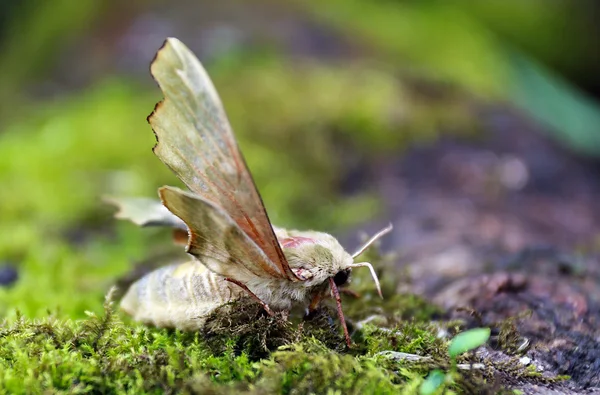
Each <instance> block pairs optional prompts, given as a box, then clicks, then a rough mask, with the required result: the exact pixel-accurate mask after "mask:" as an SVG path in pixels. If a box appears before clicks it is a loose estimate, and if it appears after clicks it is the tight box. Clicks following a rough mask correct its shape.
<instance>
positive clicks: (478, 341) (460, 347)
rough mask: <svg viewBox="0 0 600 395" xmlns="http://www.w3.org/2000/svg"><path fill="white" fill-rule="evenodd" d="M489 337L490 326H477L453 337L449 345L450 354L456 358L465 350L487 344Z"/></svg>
mask: <svg viewBox="0 0 600 395" xmlns="http://www.w3.org/2000/svg"><path fill="white" fill-rule="evenodd" d="M489 337H490V328H475V329H470V330H468V331H465V332H462V333H459V334H458V335H456V336H455V337H454V338H453V339H452V342H451V343H450V346H449V347H448V354H450V357H451V358H455V357H457V356H458V355H460V354H462V353H464V352H467V351H470V350H473V349H476V348H477V347H479V346H481V345H483V344H485V342H486V341H487V340H488V339H489Z"/></svg>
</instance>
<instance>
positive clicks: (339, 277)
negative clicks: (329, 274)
mask: <svg viewBox="0 0 600 395" xmlns="http://www.w3.org/2000/svg"><path fill="white" fill-rule="evenodd" d="M349 278H350V269H344V270H340V271H339V272H337V273H336V274H335V276H333V282H335V285H337V286H338V287H339V286H342V285H344V284H346V283H347V282H348V279H349Z"/></svg>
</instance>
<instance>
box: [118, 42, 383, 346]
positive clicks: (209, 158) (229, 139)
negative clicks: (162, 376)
mask: <svg viewBox="0 0 600 395" xmlns="http://www.w3.org/2000/svg"><path fill="white" fill-rule="evenodd" d="M150 71H151V74H152V76H153V77H154V79H155V80H156V82H157V83H158V85H159V87H160V89H161V90H162V92H163V94H164V99H163V100H162V101H161V102H159V103H158V104H157V105H156V107H155V109H154V111H153V112H152V114H151V115H150V116H149V117H148V122H149V123H150V125H151V126H152V129H153V130H154V133H155V135H156V139H157V143H156V145H155V146H154V148H153V152H154V153H155V154H156V155H157V156H158V158H159V159H160V160H161V161H162V162H163V163H164V164H165V165H167V166H168V167H169V168H170V169H171V170H172V171H173V172H174V173H175V175H176V176H177V177H178V178H179V179H180V180H181V181H182V182H183V183H184V184H185V185H186V186H187V188H188V189H189V190H188V191H184V190H181V189H178V188H175V187H170V186H164V187H162V188H160V189H159V191H158V194H159V197H160V202H159V201H158V200H152V199H143V198H138V199H112V200H111V202H112V203H113V204H115V205H117V206H118V207H119V211H118V212H117V213H116V217H117V218H122V219H129V220H131V221H133V222H134V223H136V224H138V225H141V226H151V225H160V226H170V227H172V228H173V229H174V232H175V233H174V234H175V235H176V237H175V239H176V240H178V241H179V242H182V243H184V244H185V246H186V247H185V250H186V252H187V253H188V254H189V255H191V259H190V260H189V261H188V262H186V263H183V264H175V265H169V266H165V267H162V268H159V269H156V270H155V271H153V272H150V273H149V274H147V275H145V276H144V277H142V278H141V279H140V280H138V281H137V282H135V283H134V284H133V285H132V286H131V287H130V288H129V289H128V291H127V292H126V294H125V296H124V297H123V299H122V300H121V308H122V310H124V311H125V312H126V313H127V314H129V315H131V316H132V317H133V318H134V319H135V320H137V321H141V322H143V323H146V324H151V325H155V326H158V327H173V328H178V329H182V330H196V329H199V328H202V326H203V325H204V323H205V322H206V318H207V316H208V315H209V314H210V313H212V312H213V311H215V309H217V308H218V307H220V306H222V305H224V304H226V303H228V302H230V301H232V300H235V299H238V298H246V297H249V298H252V299H254V300H256V302H257V303H260V304H261V305H262V307H263V308H264V310H265V311H266V312H267V313H268V314H271V315H272V314H274V311H289V310H290V309H291V308H292V306H293V305H295V304H298V303H300V304H303V306H307V307H308V311H309V312H310V311H313V310H315V309H316V308H317V307H318V306H319V304H320V302H321V301H322V300H323V299H324V298H326V297H333V298H334V299H335V301H336V304H337V311H338V314H339V318H340V323H341V326H342V327H343V331H344V335H345V338H346V342H347V344H348V345H349V346H350V344H351V342H350V336H349V334H348V329H347V327H346V323H345V319H344V315H343V312H342V307H341V299H340V292H339V289H338V288H339V287H340V286H343V285H345V284H346V283H347V282H348V281H349V276H350V273H351V271H352V269H354V268H358V267H366V268H368V269H369V270H370V272H371V275H372V277H373V280H374V282H375V286H376V288H377V290H378V292H379V295H380V296H381V289H380V286H379V280H378V279H377V275H376V273H375V271H374V269H373V266H372V265H371V264H370V263H368V262H360V263H355V262H354V259H355V258H356V257H358V256H359V255H360V254H361V253H362V252H363V251H364V250H365V249H366V248H367V247H369V246H370V245H371V244H372V243H373V242H374V241H375V240H377V239H379V238H380V237H381V236H383V235H384V234H386V233H388V232H389V231H390V230H391V229H392V228H391V225H390V226H388V227H387V228H385V229H383V230H382V231H380V232H379V233H377V234H376V235H374V236H373V237H372V238H371V239H370V240H368V241H367V242H366V243H365V244H364V245H363V246H361V247H360V248H359V249H358V250H357V251H356V252H355V253H353V254H350V253H348V252H347V251H346V250H345V249H344V248H343V247H342V246H341V244H340V243H339V242H338V241H337V240H336V238H334V237H333V236H331V235H329V234H327V233H322V232H316V231H300V230H287V229H283V228H278V227H274V226H272V225H271V223H270V221H269V217H268V215H267V211H266V210H265V207H264V204H263V201H262V199H261V196H260V194H259V192H258V190H257V188H256V186H255V184H254V181H253V179H252V176H251V174H250V172H249V170H248V167H247V166H246V163H245V160H244V158H243V156H242V153H241V152H240V150H239V148H238V144H237V142H236V140H235V137H234V134H233V131H232V129H231V126H230V124H229V121H228V119H227V116H226V114H225V111H224V108H223V105H222V104H221V99H220V98H219V96H218V94H217V91H216V90H215V88H214V86H213V84H212V82H211V80H210V78H209V77H208V74H207V73H206V71H205V70H204V68H203V67H202V65H201V63H200V61H199V60H198V59H197V58H196V57H195V56H194V54H193V53H192V52H191V51H190V50H189V49H188V48H187V47H186V46H185V45H184V44H183V43H182V42H181V41H179V40H177V39H175V38H168V39H167V40H166V41H165V43H164V44H163V46H162V47H161V48H160V49H159V51H158V52H157V54H156V57H155V59H154V60H153V62H152V64H151V67H150Z"/></svg>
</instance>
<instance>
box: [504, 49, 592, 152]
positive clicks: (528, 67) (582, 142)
mask: <svg viewBox="0 0 600 395" xmlns="http://www.w3.org/2000/svg"><path fill="white" fill-rule="evenodd" d="M511 55H512V56H511V57H510V59H511V65H512V76H513V77H512V91H511V98H512V100H513V101H514V102H515V103H516V104H517V105H518V106H519V107H521V108H522V109H524V110H525V111H527V112H528V113H529V114H531V116H532V117H533V118H534V119H536V120H537V121H538V122H540V123H542V124H544V125H546V126H547V127H548V129H547V130H548V132H550V133H551V135H552V136H553V137H554V138H555V139H556V140H558V141H559V142H561V143H563V144H564V145H566V146H568V147H569V148H571V149H573V150H574V151H576V152H578V153H581V154H585V155H590V156H600V105H599V104H598V103H597V102H596V101H594V100H593V99H592V98H590V97H588V96H586V95H584V94H583V93H582V92H581V91H580V90H578V89H577V88H575V87H574V86H573V85H571V84H569V83H568V82H567V81H564V80H563V79H561V78H560V77H558V76H557V75H554V74H552V73H551V72H550V71H548V70H546V69H545V68H544V67H543V66H542V65H540V64H539V63H537V62H535V61H534V60H533V59H530V58H528V57H527V56H525V55H523V54H520V53H517V52H512V54H511Z"/></svg>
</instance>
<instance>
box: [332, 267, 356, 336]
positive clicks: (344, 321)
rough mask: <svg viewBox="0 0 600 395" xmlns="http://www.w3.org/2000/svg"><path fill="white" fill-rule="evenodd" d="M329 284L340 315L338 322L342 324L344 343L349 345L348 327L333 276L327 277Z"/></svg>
mask: <svg viewBox="0 0 600 395" xmlns="http://www.w3.org/2000/svg"><path fill="white" fill-rule="evenodd" d="M329 286H330V287H331V292H332V293H333V297H334V298H335V303H336V304H337V311H338V316H339V317H340V323H341V324H342V328H343V329H344V336H345V337H346V344H347V345H348V347H350V346H351V345H352V341H351V340H350V334H349V333H348V327H347V326H346V319H345V318H344V312H343V311H342V298H340V291H338V288H337V285H335V281H334V280H333V277H329Z"/></svg>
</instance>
